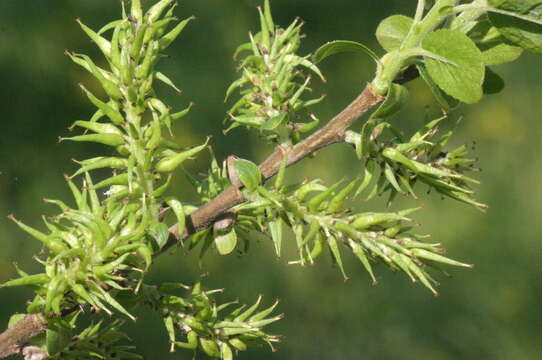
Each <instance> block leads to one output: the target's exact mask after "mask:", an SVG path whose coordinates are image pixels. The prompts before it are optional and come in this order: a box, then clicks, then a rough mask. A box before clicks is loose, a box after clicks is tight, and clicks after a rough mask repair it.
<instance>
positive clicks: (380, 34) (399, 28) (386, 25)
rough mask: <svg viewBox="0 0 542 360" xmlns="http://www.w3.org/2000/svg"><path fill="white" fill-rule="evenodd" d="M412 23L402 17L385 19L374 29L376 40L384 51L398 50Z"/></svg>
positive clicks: (405, 17)
mask: <svg viewBox="0 0 542 360" xmlns="http://www.w3.org/2000/svg"><path fill="white" fill-rule="evenodd" d="M413 23H414V21H413V20H412V19H411V18H409V17H407V16H403V15H392V16H390V17H387V18H385V19H384V20H382V22H381V23H380V24H379V25H378V28H377V29H376V38H377V39H378V42H379V43H380V45H381V46H382V47H383V48H384V49H385V50H386V51H393V50H397V49H399V47H400V46H401V44H402V43H403V40H404V39H405V38H406V36H407V35H408V32H409V31H410V28H411V27H412V24H413Z"/></svg>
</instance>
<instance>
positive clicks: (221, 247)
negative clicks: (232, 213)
mask: <svg viewBox="0 0 542 360" xmlns="http://www.w3.org/2000/svg"><path fill="white" fill-rule="evenodd" d="M215 245H216V249H217V250H218V253H219V254H220V255H228V254H229V253H231V252H232V251H233V250H235V247H236V246H237V233H236V232H235V229H231V230H230V231H228V232H227V233H225V234H222V235H218V236H216V237H215Z"/></svg>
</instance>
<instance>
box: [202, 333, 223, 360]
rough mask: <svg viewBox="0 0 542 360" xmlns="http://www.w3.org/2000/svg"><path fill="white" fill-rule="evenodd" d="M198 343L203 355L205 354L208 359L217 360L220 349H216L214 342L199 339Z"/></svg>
mask: <svg viewBox="0 0 542 360" xmlns="http://www.w3.org/2000/svg"><path fill="white" fill-rule="evenodd" d="M199 343H200V346H201V349H202V350H203V352H204V353H205V354H207V355H208V356H210V357H215V358H219V357H220V349H219V348H218V345H217V344H216V342H215V341H214V340H210V339H206V338H202V337H200V338H199Z"/></svg>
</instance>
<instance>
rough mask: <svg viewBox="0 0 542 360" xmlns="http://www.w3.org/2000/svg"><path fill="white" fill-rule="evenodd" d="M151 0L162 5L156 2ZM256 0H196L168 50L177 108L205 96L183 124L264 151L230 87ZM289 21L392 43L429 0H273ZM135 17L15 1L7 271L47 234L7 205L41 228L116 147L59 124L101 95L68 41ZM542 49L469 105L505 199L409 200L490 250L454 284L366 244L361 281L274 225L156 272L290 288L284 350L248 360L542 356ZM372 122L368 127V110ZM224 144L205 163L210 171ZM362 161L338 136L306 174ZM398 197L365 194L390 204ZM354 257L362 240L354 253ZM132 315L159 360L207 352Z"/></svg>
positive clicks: (486, 176) (4, 90)
mask: <svg viewBox="0 0 542 360" xmlns="http://www.w3.org/2000/svg"><path fill="white" fill-rule="evenodd" d="M150 2H151V0H147V1H146V3H147V4H148V3H150ZM258 4H259V1H256V0H183V1H181V3H180V7H179V9H178V11H177V14H178V15H179V17H187V16H189V15H196V16H197V21H195V22H193V23H191V24H190V26H189V27H188V28H187V30H185V33H184V35H183V36H182V37H181V39H180V40H179V41H177V43H176V44H175V45H174V46H173V47H171V48H170V49H169V50H168V54H169V55H170V56H171V57H170V58H168V59H165V60H164V61H163V62H162V64H161V70H162V71H163V72H165V73H166V74H168V75H170V77H171V78H172V79H174V81H175V82H176V83H177V84H178V85H179V86H180V87H181V88H182V89H183V90H184V91H183V93H182V95H181V96H178V95H176V94H173V93H172V92H170V91H169V90H166V89H160V90H161V93H162V94H163V96H164V97H165V98H166V99H167V101H168V102H169V103H170V104H172V105H173V106H174V107H176V108H178V109H180V108H182V107H184V106H186V104H187V103H188V102H190V101H194V102H195V104H196V106H195V107H194V108H193V111H192V112H191V114H190V115H189V116H188V117H186V118H185V119H183V122H182V123H179V124H178V126H177V128H176V131H177V134H178V137H177V140H178V141H179V142H182V143H184V144H186V145H194V144H197V143H201V141H202V139H204V138H205V136H206V135H208V134H211V135H213V147H214V150H215V152H216V154H217V156H218V158H219V159H223V158H224V157H225V156H227V155H228V154H235V155H238V156H241V157H244V158H249V159H253V160H254V161H256V162H258V161H261V160H262V159H263V158H264V157H265V156H266V154H267V153H269V151H270V148H269V146H268V145H266V144H264V143H263V141H262V140H260V139H259V138H258V137H257V136H256V135H255V134H253V133H249V132H246V131H245V130H235V131H233V132H232V133H231V134H230V136H227V137H226V136H224V135H223V134H222V129H223V124H222V121H223V119H224V118H225V115H224V111H225V110H226V109H227V105H225V104H224V103H223V97H224V92H225V89H226V88H227V86H228V84H229V83H230V82H231V81H232V80H234V79H235V77H236V71H235V64H234V63H233V61H232V58H231V55H232V54H233V51H234V49H235V48H236V46H237V45H238V44H240V43H242V42H245V41H246V39H247V33H248V31H249V30H253V31H254V30H257V28H258V27H257V26H258V24H257V17H256V16H255V15H256V12H255V7H256V5H258ZM272 5H273V7H274V13H275V17H276V21H277V22H278V23H280V24H282V25H287V24H289V22H290V21H291V20H292V19H293V18H294V17H296V16H299V17H301V18H302V19H303V20H304V21H305V27H304V31H305V33H306V34H307V38H306V39H305V42H304V48H303V49H302V51H303V52H304V53H308V52H311V51H313V50H314V49H315V48H316V47H317V46H319V45H320V44H322V43H324V42H326V41H329V40H334V39H349V40H357V41H361V42H364V43H365V44H368V45H370V46H371V47H372V48H374V49H378V45H377V44H376V43H375V39H374V35H373V34H374V29H375V28H376V26H377V24H378V21H379V20H380V19H383V18H384V17H385V16H388V15H391V14H395V13H403V14H412V13H413V11H414V7H415V2H414V1H404V0H380V1H375V0H365V1H361V0H335V1H322V0H316V1H315V0H295V1H292V0H273V1H272ZM118 16H119V2H118V1H113V0H100V1H98V0H55V1H47V0H0V79H1V84H0V104H1V105H0V116H1V118H2V119H1V121H0V154H1V155H0V239H1V240H0V282H4V281H6V280H8V279H10V278H12V277H13V276H14V275H15V272H14V267H13V266H12V263H13V262H17V263H18V264H19V265H20V266H21V267H23V268H24V269H26V270H27V271H29V272H32V271H37V269H38V268H39V266H38V264H37V263H36V262H35V261H34V260H32V255H33V254H35V253H37V252H38V251H39V247H38V244H37V243H36V242H34V241H31V240H30V239H29V238H28V237H27V236H25V234H23V233H22V232H20V231H19V230H18V229H17V228H16V227H15V226H14V225H13V224H12V223H10V222H8V220H7V219H6V216H7V215H8V214H10V213H14V214H16V215H17V216H18V217H19V218H21V219H24V220H25V221H26V222H27V223H29V224H32V225H36V226H41V224H40V221H41V220H40V217H41V215H42V214H51V213H52V211H53V210H55V209H51V208H50V207H48V206H46V204H44V203H43V202H42V201H41V199H42V198H43V197H51V198H59V199H64V200H68V199H69V195H68V188H67V186H66V184H65V182H64V180H63V177H62V174H64V173H70V172H73V171H74V169H75V164H73V163H72V162H71V161H70V159H72V158H75V159H83V158H85V157H89V156H96V155H95V154H99V153H100V152H101V151H102V150H103V149H102V148H100V147H94V146H90V145H81V144H72V143H63V144H58V143H57V137H58V136H59V135H65V134H66V133H67V127H68V126H69V125H70V124H71V123H72V122H73V121H74V120H77V119H87V118H88V117H89V114H91V111H92V106H91V105H89V103H88V102H87V101H86V100H85V99H84V97H83V95H82V93H81V91H80V90H79V89H78V87H77V83H79V82H83V83H85V84H88V85H89V86H91V87H93V86H94V87H96V84H94V83H92V82H91V83H89V80H90V79H89V77H88V75H87V74H86V73H85V72H84V71H83V70H82V69H80V68H78V67H77V66H76V65H74V64H72V63H70V61H69V59H68V58H67V57H66V56H64V55H63V53H64V50H65V49H70V50H74V51H81V52H85V53H88V54H91V55H93V56H95V57H97V56H98V54H97V51H96V50H95V49H94V48H93V46H92V44H91V43H90V42H89V41H88V40H87V38H85V36H84V35H83V33H82V32H81V31H80V30H79V28H78V26H77V24H76V22H75V21H74V19H75V18H76V17H81V18H82V20H83V21H84V22H85V23H86V24H88V25H90V26H91V27H94V28H98V27H100V26H101V25H103V24H104V23H106V22H108V21H110V20H113V19H116V18H117V17H118ZM541 64H542V58H541V57H536V56H533V55H529V54H526V55H524V56H523V57H522V58H521V59H520V61H518V62H516V63H514V64H512V65H506V66H500V67H497V68H495V69H494V70H496V71H497V72H498V73H500V74H501V75H502V76H503V77H504V78H505V79H506V83H507V86H506V88H505V90H504V91H503V92H502V93H501V94H499V95H494V96H489V97H486V98H485V99H484V100H483V101H482V102H481V103H479V104H476V105H474V106H470V107H463V108H461V109H459V110H458V111H457V112H456V113H454V114H453V116H452V119H451V120H450V122H451V121H455V119H457V118H458V117H459V116H463V117H464V119H463V121H462V123H461V126H460V127H459V131H458V132H457V134H456V137H455V140H454V141H455V143H457V144H460V143H464V142H466V143H469V144H473V143H474V142H475V143H476V146H475V154H476V156H478V157H479V159H480V161H479V165H480V167H481V168H482V169H483V171H482V172H481V173H480V174H479V178H480V179H481V180H482V181H483V185H482V186H480V187H479V194H478V198H479V199H480V200H482V201H483V202H486V203H487V204H489V205H490V209H489V211H488V212H487V214H482V213H480V212H478V211H477V210H475V209H473V208H471V207H468V206H466V205H462V204H459V203H455V202H452V201H450V200H446V201H442V200H441V199H440V198H439V197H438V196H435V195H429V196H427V197H424V199H423V200H421V201H418V202H416V201H414V200H404V201H400V202H398V203H397V204H395V205H394V207H395V208H399V207H404V206H412V205H417V204H419V202H423V204H424V205H425V207H424V210H422V211H421V212H419V213H418V214H417V215H415V218H416V219H417V220H419V221H420V222H421V223H422V224H423V225H422V227H421V228H420V231H421V232H424V233H430V234H432V235H433V239H434V240H435V241H438V242H442V243H444V244H445V247H446V248H448V249H449V251H448V254H449V255H450V256H452V257H454V258H457V259H460V260H463V261H465V262H470V263H474V264H476V267H475V268H474V269H473V270H462V269H461V270H457V269H450V273H451V275H452V276H451V277H449V278H446V277H444V276H440V277H439V279H440V280H441V281H442V284H441V286H440V287H439V291H440V293H441V295H440V296H439V297H436V298H435V297H433V296H432V295H431V293H430V292H429V291H427V290H425V289H424V288H423V287H422V286H420V285H413V284H411V283H410V281H409V280H408V279H407V278H406V277H405V276H403V275H400V274H394V273H392V272H391V271H389V270H387V269H386V268H385V267H383V266H378V267H377V273H378V278H379V282H380V284H379V285H378V286H372V285H371V283H370V281H369V277H368V276H367V274H366V273H365V272H364V270H363V269H362V268H361V266H360V265H359V263H357V262H356V261H355V260H354V259H353V258H351V257H350V256H345V258H347V260H346V266H347V269H348V272H349V275H350V280H349V281H347V282H343V280H342V276H341V275H340V272H339V271H337V269H334V268H332V267H331V261H330V260H329V258H327V257H325V256H323V257H322V259H321V261H320V262H319V264H317V265H315V266H313V267H305V268H300V267H297V266H292V265H287V261H288V260H291V259H292V258H293V257H294V256H295V255H294V251H292V250H293V249H289V250H288V251H287V253H286V254H285V255H284V256H283V258H282V259H276V258H275V256H274V255H273V250H272V244H271V242H270V241H266V240H265V239H259V240H258V241H255V242H256V243H255V244H253V246H252V248H251V251H250V253H249V254H248V255H245V256H235V255H233V256H228V257H219V256H218V255H217V254H214V253H212V254H209V255H208V256H207V257H206V258H205V259H204V262H203V267H202V268H200V267H199V265H198V262H197V259H196V258H197V253H196V252H194V253H185V252H184V251H177V252H175V253H172V254H170V255H166V256H163V257H162V258H160V260H159V261H158V264H157V265H156V266H155V269H154V270H153V271H152V273H151V274H150V275H149V278H150V279H151V280H152V281H156V282H158V281H164V280H166V281H182V282H185V283H192V282H194V281H195V280H197V279H198V277H199V276H200V274H202V273H208V275H207V276H206V278H205V282H206V284H207V285H208V286H210V287H213V288H214V287H217V288H222V287H223V288H225V292H224V295H221V297H220V299H221V300H222V301H227V300H228V299H234V298H239V299H240V300H241V301H245V302H251V301H254V300H255V298H256V296H257V294H260V293H262V294H265V299H266V301H267V303H271V302H272V300H273V299H274V298H275V297H276V298H279V299H280V300H281V306H280V311H283V312H285V313H286V319H285V320H283V321H281V322H279V323H278V324H276V325H274V327H273V328H272V330H273V332H275V333H278V334H282V335H284V337H285V341H284V342H283V343H281V344H279V345H278V347H277V348H278V351H277V352H275V353H272V352H270V351H269V350H268V349H266V348H262V349H261V350H251V351H248V352H247V353H243V354H241V355H240V357H239V358H240V359H296V360H297V359H345V360H346V359H435V360H446V359H539V358H540V356H541V354H542V341H541V340H542V335H541V329H542V311H541V310H540V309H541V305H542V281H541V273H542V241H541V240H542V238H541V236H540V235H541V234H542V225H541V224H542V222H541V220H542V219H541V218H540V215H541V214H542V212H541V210H542V205H541V204H542V192H541V191H540V190H541V186H540V185H541V182H542V157H541V156H540V154H542V151H541V150H542V145H541V144H542V142H541V141H540V139H541V138H542V126H541V125H540V108H541V101H540V100H541V99H542V72H541V71H540V69H541V68H542V67H541ZM322 69H323V71H324V72H325V75H326V77H327V78H328V83H327V84H325V86H324V85H317V86H316V89H315V91H319V92H324V93H327V95H328V96H327V99H326V100H325V101H324V102H323V103H322V104H321V105H319V106H318V108H317V109H316V110H317V114H318V116H319V117H320V118H321V119H323V120H325V119H329V118H330V117H331V116H333V114H335V113H336V112H337V111H339V110H340V109H341V108H342V107H343V106H344V105H346V104H347V103H348V102H349V101H350V100H351V99H352V98H353V97H355V96H356V94H357V92H358V91H359V90H360V89H361V87H363V86H364V84H365V82H367V81H369V80H370V79H371V77H372V75H373V72H374V65H373V64H372V63H371V61H370V60H368V59H365V58H363V57H360V56H355V55H341V56H337V57H334V58H332V59H330V60H328V61H327V62H326V63H325V64H323V66H322ZM408 86H409V88H410V89H411V90H412V92H411V95H412V96H411V100H410V102H409V105H408V107H407V109H406V110H405V112H404V113H402V114H401V115H400V116H397V117H396V118H395V119H394V120H393V121H394V123H396V124H398V125H399V126H402V128H403V129H405V131H409V130H412V129H414V128H415V127H416V126H420V125H421V124H422V123H423V122H424V119H427V116H435V115H436V112H435V108H434V104H433V101H432V98H431V95H430V94H429V92H428V90H427V89H426V88H425V87H424V85H423V84H422V83H421V82H420V81H419V80H418V81H414V82H412V83H410V84H409V85H408ZM356 126H359V124H357V125H356ZM207 164H208V158H206V157H202V158H201V159H199V160H198V161H196V162H193V163H192V164H190V165H189V167H190V169H191V170H193V171H194V172H202V171H205V169H206V166H207ZM360 174H361V166H360V165H358V163H356V160H355V158H354V156H353V154H352V151H351V150H350V149H349V148H347V147H345V146H337V145H336V146H334V147H333V148H329V149H325V150H323V151H321V152H320V153H319V154H318V158H317V160H305V161H304V162H302V163H301V164H299V165H297V166H295V167H294V168H293V169H292V170H291V171H290V172H289V176H290V178H291V179H299V178H302V177H322V178H323V179H326V180H329V181H331V180H337V179H338V178H341V177H343V176H356V175H360ZM177 179H178V180H177V182H176V185H175V189H174V191H175V192H176V193H177V194H179V195H181V196H182V198H183V199H192V198H193V196H194V195H193V192H192V190H191V188H190V187H189V186H187V183H186V181H185V180H184V179H183V176H182V175H181V174H179V176H178V177H177ZM381 202H382V201H376V202H372V203H359V204H358V205H357V206H358V207H359V208H364V209H381V208H382V204H381ZM345 255H346V252H345ZM30 295H31V293H30V292H29V291H27V290H24V289H3V290H2V291H1V292H0V328H2V329H3V328H5V326H6V324H7V321H8V318H9V316H10V314H12V313H14V312H16V311H22V310H23V309H24V302H25V301H26V300H27V299H28V298H29V297H30ZM138 315H139V316H140V320H139V321H138V322H137V323H136V324H130V325H129V326H128V327H129V328H130V335H131V337H132V338H133V339H134V340H135V341H136V344H137V345H138V348H139V351H140V353H142V354H144V355H145V357H146V358H147V359H190V358H191V356H192V355H191V353H188V352H183V351H181V352H178V353H175V354H169V353H168V346H167V340H166V336H165V333H164V331H163V329H162V326H161V323H160V321H159V320H158V319H157V318H156V317H154V316H153V314H150V313H145V312H141V313H140V314H138Z"/></svg>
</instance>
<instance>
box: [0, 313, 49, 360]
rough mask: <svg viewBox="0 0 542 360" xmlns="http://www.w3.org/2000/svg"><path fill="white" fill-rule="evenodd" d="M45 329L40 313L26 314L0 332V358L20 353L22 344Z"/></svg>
mask: <svg viewBox="0 0 542 360" xmlns="http://www.w3.org/2000/svg"><path fill="white" fill-rule="evenodd" d="M46 329H47V325H46V323H45V321H44V319H43V317H42V315H40V314H31V315H26V316H25V317H24V318H23V319H22V320H21V321H19V322H18V323H17V324H15V325H13V326H12V327H10V328H9V329H7V330H6V331H4V332H3V333H2V334H0V359H3V358H6V357H8V356H10V355H13V354H19V353H21V351H22V349H23V347H24V345H25V344H26V343H27V342H28V341H29V340H30V339H32V338H33V337H34V336H36V335H39V334H41V333H42V332H44V331H45V330H46Z"/></svg>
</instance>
